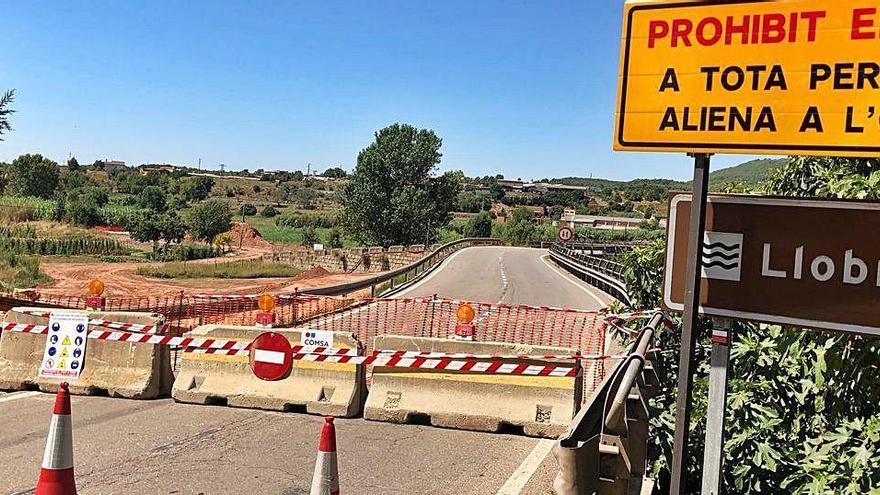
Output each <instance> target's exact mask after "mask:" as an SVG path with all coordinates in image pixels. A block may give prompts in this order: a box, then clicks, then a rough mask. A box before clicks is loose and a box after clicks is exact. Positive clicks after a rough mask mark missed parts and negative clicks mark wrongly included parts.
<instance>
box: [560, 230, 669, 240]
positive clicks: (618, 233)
mask: <svg viewBox="0 0 880 495" xmlns="http://www.w3.org/2000/svg"><path fill="white" fill-rule="evenodd" d="M665 237H666V231H664V230H663V229H642V228H639V229H632V230H606V229H594V228H592V227H587V228H583V229H577V230H576V231H575V233H574V238H575V242H591V241H592V242H631V241H653V240H657V239H663V238H665Z"/></svg>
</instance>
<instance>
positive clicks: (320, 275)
mask: <svg viewBox="0 0 880 495" xmlns="http://www.w3.org/2000/svg"><path fill="white" fill-rule="evenodd" d="M264 242H265V241H264ZM270 246H271V245H270ZM262 254H263V251H262V250H259V249H244V250H242V251H241V252H240V253H239V254H237V255H236V256H234V257H229V258H224V260H225V261H241V260H248V259H258V258H260V257H261V256H262ZM216 262H217V260H216V259H209V260H199V261H193V262H192V263H216ZM40 266H41V268H42V269H43V271H45V272H46V273H47V274H48V275H49V276H50V277H52V278H53V279H55V283H54V284H52V285H51V286H49V287H41V288H40V289H39V291H40V292H41V293H43V294H54V295H65V296H75V295H79V294H82V295H86V294H87V292H88V290H87V286H88V283H89V281H90V280H92V279H94V278H99V279H101V280H103V281H104V284H105V285H106V287H107V289H106V295H107V296H117V297H120V296H124V297H151V296H170V295H174V294H178V293H180V292H181V291H183V292H186V293H205V294H245V293H255V292H260V291H262V290H268V291H270V292H273V293H276V294H277V293H290V292H293V291H294V290H295V289H297V288H300V289H302V288H307V287H318V286H322V285H331V284H341V283H347V282H353V281H355V280H359V279H361V278H365V277H370V276H373V275H375V274H332V273H330V272H328V271H327V270H325V269H323V268H312V269H310V270H306V271H304V272H302V273H300V274H299V275H297V276H295V277H286V278H261V279H242V280H230V279H210V278H206V279H187V280H162V279H153V278H147V277H142V276H140V275H137V274H136V273H135V271H136V270H137V269H138V267H141V266H145V265H144V264H139V263H61V262H52V261H47V260H45V259H44V260H43V262H42V263H41V265H40Z"/></svg>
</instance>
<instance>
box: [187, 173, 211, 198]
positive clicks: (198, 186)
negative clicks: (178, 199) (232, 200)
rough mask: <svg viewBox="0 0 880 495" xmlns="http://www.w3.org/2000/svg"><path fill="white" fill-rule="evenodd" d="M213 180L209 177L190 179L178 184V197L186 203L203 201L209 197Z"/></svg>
mask: <svg viewBox="0 0 880 495" xmlns="http://www.w3.org/2000/svg"><path fill="white" fill-rule="evenodd" d="M213 188H214V179H212V178H211V177H191V178H189V179H185V180H183V181H181V183H180V195H181V196H182V197H183V198H184V199H185V200H186V201H187V202H194V201H204V200H205V199H207V198H208V196H210V195H211V189H213Z"/></svg>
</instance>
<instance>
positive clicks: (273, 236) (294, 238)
mask: <svg viewBox="0 0 880 495" xmlns="http://www.w3.org/2000/svg"><path fill="white" fill-rule="evenodd" d="M245 221H247V223H248V224H249V225H250V226H251V227H253V228H255V229H257V230H259V231H260V234H262V235H263V239H266V240H267V241H269V242H271V243H273V244H293V245H299V244H302V240H303V236H302V231H303V229H301V228H293V227H279V226H277V225H275V219H274V218H266V217H262V216H259V215H258V216H254V217H245ZM315 232H316V233H317V234H318V239H319V240H320V242H322V243H324V244H327V239H328V236H329V234H330V229H325V228H317V229H315ZM342 244H343V247H355V246H357V243H355V242H354V241H352V240H350V239H346V238H344V237H343V238H342Z"/></svg>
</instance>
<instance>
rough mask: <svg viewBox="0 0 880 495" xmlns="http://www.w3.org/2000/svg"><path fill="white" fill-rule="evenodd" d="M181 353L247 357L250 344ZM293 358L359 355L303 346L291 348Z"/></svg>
mask: <svg viewBox="0 0 880 495" xmlns="http://www.w3.org/2000/svg"><path fill="white" fill-rule="evenodd" d="M183 352H187V353H192V354H216V355H220V356H247V355H249V354H250V352H251V343H250V342H248V344H247V345H246V346H245V347H244V348H229V349H218V348H210V347H207V348H206V347H198V346H187V347H184V349H183ZM291 352H292V353H293V354H294V356H296V355H298V354H317V355H326V356H359V355H360V354H361V353H360V351H359V350H357V349H334V348H331V347H314V346H305V345H295V346H293V347H291Z"/></svg>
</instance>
